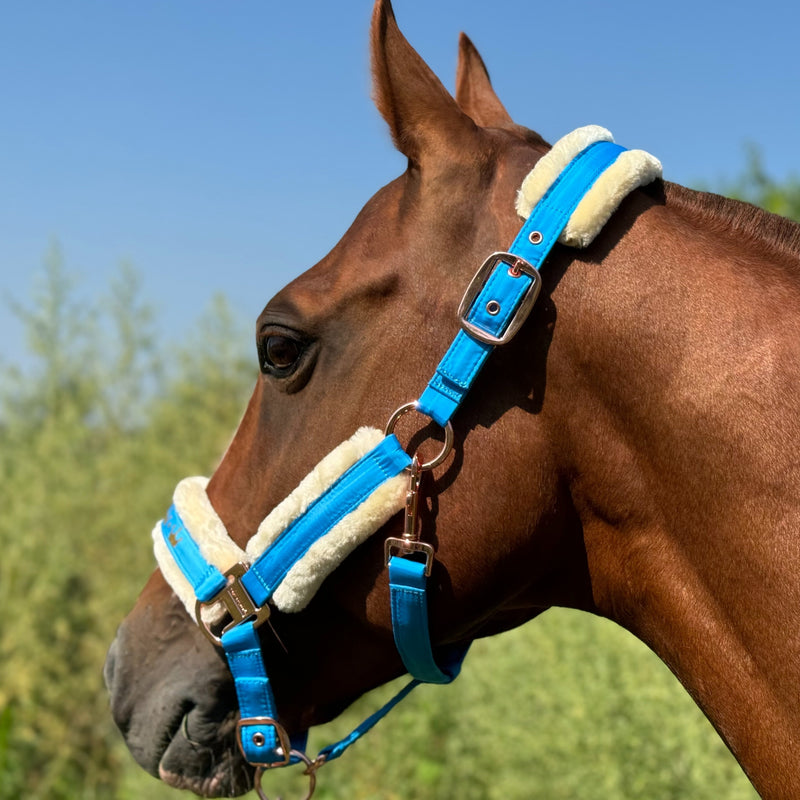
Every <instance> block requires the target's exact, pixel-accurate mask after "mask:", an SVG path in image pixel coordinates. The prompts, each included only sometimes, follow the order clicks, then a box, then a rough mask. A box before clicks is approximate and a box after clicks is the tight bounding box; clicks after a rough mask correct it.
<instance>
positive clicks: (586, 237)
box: [516, 125, 661, 247]
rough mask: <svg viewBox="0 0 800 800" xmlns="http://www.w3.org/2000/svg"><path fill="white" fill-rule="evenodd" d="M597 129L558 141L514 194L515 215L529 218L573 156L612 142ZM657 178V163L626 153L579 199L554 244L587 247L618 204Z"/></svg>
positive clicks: (641, 152)
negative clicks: (586, 149)
mask: <svg viewBox="0 0 800 800" xmlns="http://www.w3.org/2000/svg"><path fill="white" fill-rule="evenodd" d="M613 141H614V137H613V136H612V135H611V134H610V133H609V132H608V131H607V130H606V129H605V128H601V127H600V126H599V125H587V126H586V127H584V128H578V129H577V130H574V131H572V133H568V134H567V135H566V136H565V137H564V138H563V139H559V140H558V141H557V142H556V143H555V145H553V148H552V149H551V150H550V152H548V153H547V154H546V155H544V156H542V158H541V159H539V161H538V162H537V164H536V166H535V167H534V168H533V170H531V172H530V173H529V174H528V176H527V177H526V178H525V180H524V181H523V182H522V186H521V187H520V190H519V192H518V193H517V204H516V208H517V214H519V216H520V217H522V218H523V219H527V218H528V217H529V216H530V213H531V211H532V210H533V209H534V207H535V206H536V204H537V203H538V202H539V201H540V200H541V199H542V197H544V195H545V193H546V192H547V190H548V189H549V188H550V186H551V185H552V184H553V182H554V181H555V180H556V178H558V176H559V175H560V174H561V171H562V170H563V169H564V167H566V166H567V164H569V162H570V161H572V159H573V158H575V156H577V155H578V153H580V152H581V151H582V150H584V149H585V148H587V147H588V146H589V145H590V144H594V143H595V142H613ZM660 177H661V162H660V161H659V160H658V159H657V158H655V157H654V156H651V155H650V153H646V152H645V151H644V150H626V151H625V152H624V153H621V154H620V155H619V157H618V158H617V160H616V161H615V162H614V163H613V164H612V165H611V166H610V167H609V168H608V169H607V170H606V171H605V172H604V173H603V174H602V175H601V176H600V177H599V178H598V179H597V181H596V182H595V184H594V185H593V186H592V188H591V189H589V191H588V192H586V194H585V195H584V196H583V199H582V200H581V202H580V203H579V204H578V206H577V208H576V209H575V211H574V212H573V213H572V216H571V217H570V218H569V221H568V222H567V224H566V227H565V228H564V230H563V231H562V232H561V236H559V239H558V241H559V242H561V244H566V245H570V246H572V247H587V246H588V245H589V244H591V242H592V240H593V239H594V237H595V236H597V234H598V233H599V232H600V230H601V229H602V228H603V226H604V225H605V224H606V222H608V220H609V218H610V217H611V215H612V214H613V213H614V212H615V211H616V210H617V207H618V206H619V204H620V203H621V202H622V200H623V199H624V198H625V197H626V196H627V195H628V194H630V193H631V192H632V191H633V190H634V189H636V188H637V187H639V186H645V185H646V184H648V183H650V182H651V181H653V180H655V179H656V178H660Z"/></svg>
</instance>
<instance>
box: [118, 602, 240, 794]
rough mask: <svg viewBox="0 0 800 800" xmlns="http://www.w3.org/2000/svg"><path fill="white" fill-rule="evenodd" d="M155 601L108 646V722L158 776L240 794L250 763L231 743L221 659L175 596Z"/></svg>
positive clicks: (204, 790) (232, 713) (198, 789)
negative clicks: (110, 718)
mask: <svg viewBox="0 0 800 800" xmlns="http://www.w3.org/2000/svg"><path fill="white" fill-rule="evenodd" d="M155 605H156V604H150V603H145V604H142V606H139V607H137V609H136V610H135V611H134V612H133V613H132V614H131V615H129V616H128V618H127V619H126V620H125V621H124V622H123V623H122V625H121V626H120V628H119V631H118V632H117V637H116V639H115V640H114V642H113V643H112V644H111V647H110V648H109V651H108V656H107V658H106V663H105V668H104V677H105V682H106V686H107V687H108V691H109V693H110V704H111V713H112V716H113V718H114V721H115V722H116V724H117V726H118V727H119V729H120V731H121V733H122V735H123V738H124V739H125V742H126V744H127V746H128V748H129V750H130V751H131V754H132V755H133V757H134V758H135V759H136V761H137V762H138V763H139V764H140V765H141V766H142V767H143V768H144V769H146V770H147V771H148V772H149V773H150V774H151V775H154V776H155V777H158V778H161V779H162V780H163V781H164V782H165V783H168V784H170V785H171V786H174V787H176V788H180V789H189V790H191V791H193V792H195V794H198V795H200V796H202V797H231V796H236V795H240V794H244V793H245V792H247V791H249V790H250V789H251V788H252V787H253V769H252V768H251V767H250V766H249V765H248V764H247V763H246V761H245V760H244V758H243V757H242V754H241V751H240V749H239V747H238V745H237V742H236V723H237V719H238V711H237V702H236V692H235V689H234V685H233V680H232V678H231V675H230V672H229V671H228V669H227V665H226V664H225V661H224V659H223V658H222V656H221V654H220V653H219V651H218V650H217V649H216V648H214V647H213V646H212V645H211V644H209V642H208V641H207V640H206V639H205V637H204V636H203V635H202V633H200V631H199V630H198V628H197V626H196V625H194V623H193V622H192V621H191V619H190V618H189V617H188V616H187V615H186V612H185V611H184V609H183V607H182V606H181V605H180V603H179V601H178V600H177V599H176V598H175V597H174V595H173V596H171V597H170V598H169V600H167V601H166V606H159V613H154V606H155ZM165 607H166V608H167V609H168V610H167V613H164V612H163V610H162V609H163V608H165ZM140 609H141V610H140Z"/></svg>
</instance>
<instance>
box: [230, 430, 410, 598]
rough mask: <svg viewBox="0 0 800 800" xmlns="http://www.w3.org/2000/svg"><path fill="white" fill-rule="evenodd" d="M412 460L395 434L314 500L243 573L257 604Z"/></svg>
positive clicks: (245, 585)
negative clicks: (326, 537) (306, 555)
mask: <svg viewBox="0 0 800 800" xmlns="http://www.w3.org/2000/svg"><path fill="white" fill-rule="evenodd" d="M410 464H411V458H410V457H409V455H408V453H406V452H405V451H404V450H403V448H402V446H401V445H400V442H399V441H398V440H397V437H396V436H394V435H391V436H386V437H385V438H384V439H383V440H382V441H381V443H380V444H378V445H377V446H376V447H374V448H373V449H372V450H370V451H369V453H367V454H366V455H364V456H362V458H361V459H360V460H359V461H357V462H356V463H355V464H353V466H352V467H350V469H349V470H347V471H346V472H345V473H344V474H343V475H342V476H341V477H340V478H339V479H338V480H337V481H336V482H335V483H333V484H332V485H331V486H330V487H329V488H328V489H327V491H326V492H325V493H324V494H322V495H321V496H320V497H319V498H317V500H315V501H314V502H313V503H312V504H311V505H310V506H309V508H308V509H307V510H306V512H305V513H304V514H303V515H302V516H301V517H298V518H297V519H296V520H295V521H294V522H292V523H291V525H289V526H288V527H287V528H286V530H285V531H284V532H283V533H282V534H281V536H280V538H279V539H278V540H277V541H276V542H274V543H273V544H271V545H270V546H269V548H267V550H266V551H265V552H264V553H263V554H262V555H261V556H259V558H258V559H257V560H256V561H255V563H254V564H253V565H252V566H251V567H250V569H249V570H248V571H247V572H246V573H245V574H244V576H243V577H242V585H243V586H244V587H245V589H247V592H248V593H249V595H250V597H252V598H253V600H254V602H255V603H256V605H258V606H263V605H264V603H266V602H267V600H268V599H269V598H270V597H271V596H272V593H273V592H274V591H275V589H276V588H277V587H278V585H279V584H280V582H281V581H282V580H283V579H284V577H285V576H286V573H287V572H288V571H289V570H290V569H291V567H293V566H294V564H295V563H296V562H297V561H299V560H300V559H301V558H302V557H303V556H304V555H305V553H306V552H307V551H308V549H309V548H310V547H311V545H312V544H314V542H316V541H317V540H318V539H320V538H322V537H323V536H324V535H325V534H326V533H327V532H328V531H329V530H330V529H331V528H333V526H334V525H336V524H337V523H338V522H339V521H341V520H342V519H343V518H344V517H346V516H347V515H348V514H349V513H350V512H351V511H353V510H355V509H356V508H358V506H360V505H361V503H363V502H364V500H366V499H367V498H368V497H369V496H370V495H371V494H372V493H373V492H374V491H375V490H376V489H377V488H378V487H379V486H380V485H381V484H383V483H384V482H385V481H387V480H388V479H389V478H393V477H394V476H395V475H399V474H400V473H401V472H402V471H403V470H404V469H406V468H407V467H408V466H409V465H410Z"/></svg>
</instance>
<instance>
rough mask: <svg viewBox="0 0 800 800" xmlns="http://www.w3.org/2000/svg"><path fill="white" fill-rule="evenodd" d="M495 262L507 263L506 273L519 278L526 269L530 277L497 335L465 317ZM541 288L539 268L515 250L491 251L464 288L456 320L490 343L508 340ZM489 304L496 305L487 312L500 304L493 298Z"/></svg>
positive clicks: (493, 312)
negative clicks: (510, 251)
mask: <svg viewBox="0 0 800 800" xmlns="http://www.w3.org/2000/svg"><path fill="white" fill-rule="evenodd" d="M498 264H506V265H507V266H508V272H509V275H511V277H513V278H518V277H519V276H520V275H522V273H525V274H526V275H527V276H528V277H530V278H531V284H530V286H529V287H528V289H527V290H526V292H525V294H524V295H522V299H521V300H520V301H519V303H518V304H517V308H516V310H515V311H514V315H513V316H512V317H511V318H510V319H509V320H508V322H507V324H506V328H505V330H504V331H502V332H501V333H500V334H499V335H495V334H493V333H489V331H487V330H485V329H484V328H481V327H479V326H478V325H476V324H475V323H474V322H470V321H469V320H468V319H467V314H468V313H469V311H470V309H471V308H472V304H473V303H474V302H475V299H476V298H477V297H478V295H479V294H480V293H481V290H482V289H483V287H484V286H485V285H486V282H487V281H488V280H489V278H490V276H491V274H492V273H493V272H494V270H495V267H497V265H498ZM541 288H542V276H541V275H540V274H539V271H538V270H537V269H536V268H535V267H534V266H533V265H531V264H530V263H529V262H527V261H526V260H525V259H524V258H521V257H520V256H517V255H514V253H503V252H501V253H492V255H490V256H489V258H487V259H486V261H484V262H483V264H481V266H480V269H478V271H477V272H476V273H475V276H474V277H473V279H472V280H471V281H470V284H469V286H468V287H467V291H466V292H464V297H463V298H462V299H461V303H460V305H459V306H458V321H459V322H460V323H461V327H462V328H463V329H464V330H465V331H466V332H467V333H468V334H469V335H470V336H472V337H473V338H474V339H477V340H478V341H479V342H483V343H484V344H490V345H493V346H496V345H500V344H507V343H508V342H510V341H511V339H513V338H514V336H515V334H516V333H517V331H519V329H520V328H521V327H522V324H523V323H524V322H525V320H526V319H527V318H528V314H530V312H531V309H532V308H533V304H534V303H535V302H536V298H537V297H538V296H539V292H540V291H541ZM491 304H494V307H495V309H497V310H493V311H490V312H489V313H490V314H492V315H494V314H496V313H498V311H499V304H498V303H497V302H496V301H494V300H492V301H491V302H490V305H491Z"/></svg>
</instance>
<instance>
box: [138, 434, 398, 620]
mask: <svg viewBox="0 0 800 800" xmlns="http://www.w3.org/2000/svg"><path fill="white" fill-rule="evenodd" d="M382 439H383V433H382V432H381V431H379V430H377V429H376V428H360V429H359V430H358V431H356V433H355V434H353V436H352V437H350V439H348V440H347V441H345V442H343V443H342V444H340V445H339V446H338V447H337V448H336V449H335V450H332V451H331V452H330V453H329V454H328V455H327V456H326V457H325V458H323V459H322V461H320V463H319V464H317V466H316V467H314V469H313V470H312V471H311V472H310V473H309V474H308V475H307V476H306V477H305V478H304V479H303V481H302V482H301V483H300V485H299V486H298V487H297V488H296V489H295V490H294V491H293V492H292V493H291V494H290V495H289V496H288V497H287V498H286V499H285V500H283V501H282V502H281V503H279V504H278V505H277V506H276V507H275V508H274V509H273V510H272V511H271V512H270V513H269V515H268V516H267V517H266V518H265V519H264V520H263V522H262V523H261V524H260V525H259V526H258V530H257V531H256V533H255V534H254V535H253V537H252V538H251V539H250V541H249V542H248V543H247V546H246V548H245V549H242V548H241V547H239V545H237V544H236V542H234V541H233V540H232V539H231V538H230V537H229V536H228V532H227V531H226V530H225V526H224V524H223V523H222V520H221V519H220V518H219V516H218V515H217V513H216V511H215V510H214V508H213V506H212V505H211V502H210V501H209V499H208V495H207V494H206V486H207V485H208V478H200V477H193V478H185V479H184V480H182V481H181V482H180V483H179V484H178V486H177V487H176V489H175V494H174V496H173V502H174V505H175V509H176V511H177V512H178V515H179V516H180V518H181V520H182V521H183V523H184V525H185V526H186V528H187V530H188V531H189V533H190V534H191V536H192V538H193V539H194V540H195V542H196V543H197V545H198V547H199V549H200V553H201V555H202V556H203V557H204V558H205V560H206V561H207V562H208V563H209V564H213V565H214V566H215V567H217V569H219V570H220V571H221V572H223V573H224V572H226V571H227V570H228V569H230V567H232V566H233V565H234V564H236V563H239V562H242V563H244V564H248V565H249V564H252V563H253V561H255V560H256V559H257V558H258V556H260V555H261V553H263V552H264V551H265V550H266V549H267V548H268V547H269V546H270V545H271V544H273V543H274V542H275V541H276V540H277V539H278V538H279V537H280V535H281V534H282V533H283V531H284V530H286V528H287V527H288V526H289V525H290V524H291V523H292V522H293V521H294V520H295V519H297V518H298V517H300V516H301V515H302V514H303V513H304V512H305V511H306V510H307V509H308V507H309V506H310V505H311V504H312V503H313V502H314V501H315V500H317V499H318V498H319V497H321V496H322V495H323V494H324V493H325V492H326V490H327V489H328V488H329V487H330V486H332V485H333V484H334V483H335V482H336V481H337V480H338V478H339V477H341V475H342V474H344V473H345V472H346V471H347V470H348V469H349V468H350V467H352V466H353V464H355V463H356V462H357V461H358V460H359V459H360V458H361V457H362V456H363V455H365V454H366V453H368V452H369V451H370V450H372V449H373V448H374V447H375V446H376V445H377V444H379V443H380V441H381V440H382ZM407 482H408V479H407V477H406V476H405V475H404V474H402V473H401V474H400V475H397V476H395V477H393V478H390V479H389V480H387V481H386V482H385V483H383V484H382V485H381V486H380V487H379V488H378V489H377V490H376V491H375V492H373V493H372V494H371V495H370V496H369V497H367V499H366V500H364V502H363V503H361V505H359V506H358V507H357V508H355V509H354V510H353V511H351V512H350V513H349V514H347V515H346V516H345V517H344V518H343V519H341V520H340V521H339V522H338V523H337V524H336V525H335V526H334V527H332V528H331V529H330V531H329V532H328V533H327V534H325V536H323V537H321V538H320V539H319V540H318V541H316V542H315V543H314V544H313V545H312V546H311V547H310V548H309V549H308V551H307V552H306V553H305V555H303V556H302V558H300V559H299V560H298V561H297V562H296V563H295V564H294V566H292V568H291V569H290V570H289V572H288V573H287V575H286V577H285V578H284V579H283V581H282V582H281V583H280V585H279V586H278V588H277V589H276V590H275V593H274V594H273V595H272V603H273V604H274V605H275V607H276V608H278V609H280V610H281V611H286V612H296V611H301V610H302V609H303V608H305V607H306V605H307V604H308V602H309V601H310V600H311V598H312V597H313V596H314V594H315V593H316V592H317V589H319V587H320V585H321V584H322V582H323V581H324V580H325V578H326V577H327V576H328V575H329V574H330V573H331V572H333V570H335V569H336V567H338V566H339V565H340V564H341V563H342V561H344V559H345V558H346V557H347V556H348V555H349V554H350V553H351V552H352V551H353V550H355V548H356V547H358V545H359V544H361V543H362V542H364V541H365V540H366V539H367V538H368V537H369V536H371V535H372V534H373V533H375V531H377V530H378V529H379V528H381V527H382V526H383V525H384V524H386V522H388V521H389V519H390V518H391V517H392V516H394V514H396V513H397V512H398V511H400V509H401V508H403V505H404V502H405V493H406V484H407ZM153 544H154V550H155V555H156V560H157V561H158V565H159V567H160V568H161V571H162V573H163V574H164V577H165V579H166V580H167V582H168V583H169V584H170V586H172V588H173V590H174V591H175V593H176V594H177V595H178V597H179V598H180V599H181V601H182V602H183V604H184V606H186V610H187V611H188V612H189V614H190V615H191V616H192V617H194V607H195V593H194V590H193V589H192V586H191V584H190V583H189V581H188V580H187V579H186V578H185V577H184V575H183V572H181V570H180V568H179V567H178V565H177V564H176V563H175V561H174V559H173V557H172V555H171V554H170V552H169V550H168V548H167V546H166V544H165V543H164V537H163V535H162V532H161V523H160V522H159V523H158V524H157V525H156V527H155V529H154V530H153Z"/></svg>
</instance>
